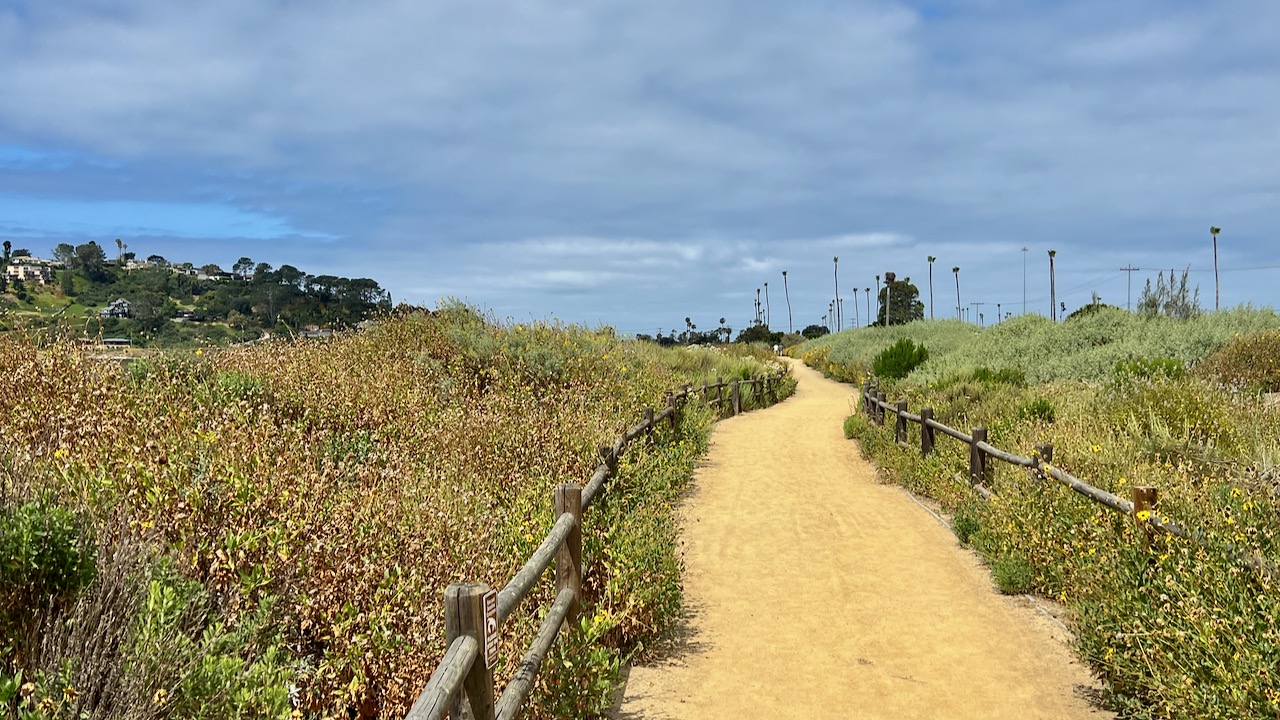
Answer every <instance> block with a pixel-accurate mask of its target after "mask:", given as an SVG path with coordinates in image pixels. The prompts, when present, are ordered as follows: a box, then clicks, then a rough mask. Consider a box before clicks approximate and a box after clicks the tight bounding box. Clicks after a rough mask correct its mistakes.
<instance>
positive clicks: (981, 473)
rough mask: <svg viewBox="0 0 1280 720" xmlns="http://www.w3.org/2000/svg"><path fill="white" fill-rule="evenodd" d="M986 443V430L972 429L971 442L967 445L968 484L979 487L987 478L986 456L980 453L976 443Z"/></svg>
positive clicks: (981, 428) (980, 450)
mask: <svg viewBox="0 0 1280 720" xmlns="http://www.w3.org/2000/svg"><path fill="white" fill-rule="evenodd" d="M986 441H987V429H986V428H984V427H976V428H974V429H973V442H971V443H969V484H970V485H981V484H982V481H983V480H985V479H986V477H987V454H986V453H984V452H982V449H981V448H979V447H978V443H980V442H986Z"/></svg>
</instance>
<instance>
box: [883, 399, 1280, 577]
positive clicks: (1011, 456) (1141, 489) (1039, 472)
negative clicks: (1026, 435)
mask: <svg viewBox="0 0 1280 720" xmlns="http://www.w3.org/2000/svg"><path fill="white" fill-rule="evenodd" d="M862 407H863V412H864V413H865V414H866V415H867V417H868V418H869V419H870V420H871V421H872V422H875V423H876V424H877V425H884V423H885V413H886V412H892V413H894V415H895V423H894V439H895V441H896V442H897V444H898V446H899V447H902V448H904V449H909V448H910V447H911V445H910V443H909V442H908V441H907V423H916V424H918V425H920V453H921V455H922V456H928V455H929V454H931V453H932V452H933V450H934V448H935V439H936V436H935V431H936V432H941V433H942V434H944V435H947V436H950V437H953V438H955V439H957V440H959V441H960V442H962V443H965V444H966V445H968V446H969V479H968V484H969V486H970V487H971V488H973V490H974V491H975V492H977V493H978V494H979V495H981V496H982V497H983V498H985V499H987V500H990V499H991V498H993V497H995V493H994V492H992V491H991V490H990V489H989V488H987V487H986V485H985V482H986V481H987V479H988V478H989V477H990V474H989V468H988V466H987V458H995V459H996V460H999V461H1001V462H1005V463H1008V464H1010V465H1016V466H1020V467H1024V468H1027V469H1028V470H1030V471H1033V472H1034V473H1035V475H1036V477H1039V478H1051V479H1053V480H1054V481H1056V482H1058V483H1061V484H1062V485H1065V486H1066V487H1068V488H1071V489H1072V490H1073V491H1075V492H1076V493H1079V494H1080V495H1082V496H1084V497H1086V498H1088V499H1089V500H1091V501H1093V502H1096V503H1098V504H1100V505H1102V506H1104V507H1106V508H1109V509H1111V510H1114V511H1115V512H1118V513H1121V514H1123V515H1129V516H1131V517H1133V519H1134V522H1135V523H1137V525H1138V527H1139V528H1141V529H1142V531H1143V533H1142V536H1143V538H1144V540H1143V542H1144V544H1145V543H1146V542H1147V541H1148V539H1149V537H1150V534H1151V532H1152V531H1153V530H1158V531H1161V532H1164V533H1167V534H1169V535H1173V536H1176V537H1180V538H1183V539H1187V540H1191V541H1194V542H1197V543H1199V544H1200V545H1201V546H1202V547H1205V548H1214V547H1215V544H1214V543H1213V542H1211V541H1210V539H1209V538H1208V537H1207V536H1206V535H1205V534H1204V533H1202V532H1199V531H1197V530H1194V529H1188V528H1186V527H1184V526H1183V525H1180V524H1178V523H1176V522H1174V521H1172V520H1170V519H1168V518H1164V517H1160V516H1159V514H1158V513H1157V500H1158V492H1157V490H1156V488H1154V487H1150V486H1135V487H1134V488H1133V499H1132V500H1127V499H1125V498H1122V497H1120V496H1119V495H1116V494H1115V493H1111V492H1108V491H1106V490H1103V489H1102V488H1099V487H1095V486H1093V485H1090V484H1089V483H1087V482H1085V481H1083V480H1081V479H1080V478H1078V477H1076V476H1074V475H1072V474H1071V473H1069V472H1067V471H1066V470H1063V469H1062V468H1060V467H1058V466H1056V465H1054V464H1053V463H1052V461H1053V445H1052V444H1050V443H1044V444H1039V445H1036V450H1035V452H1034V453H1033V454H1032V455H1031V457H1026V456H1023V455H1018V454H1016V453H1011V452H1008V451H1005V450H1001V449H1000V448H997V447H995V446H993V445H991V444H990V443H988V442H987V429H986V428H984V427H976V428H973V434H972V435H966V434H965V433H963V432H961V431H959V430H956V429H955V428H952V427H948V426H946V425H943V424H942V423H940V422H938V421H936V420H934V419H933V408H929V407H926V408H921V410H920V414H919V415H915V414H912V413H910V412H908V411H907V402H906V401H905V400H901V401H899V402H897V403H890V402H888V401H886V399H885V394H884V392H882V391H881V390H880V389H879V388H878V386H877V384H876V382H875V380H873V379H871V378H868V379H867V380H866V382H864V383H863V386H862ZM1225 551H1226V552H1227V553H1228V555H1229V556H1230V557H1232V558H1233V559H1234V560H1235V561H1236V562H1238V563H1239V564H1240V565H1242V566H1244V567H1245V568H1247V569H1249V570H1252V571H1254V572H1256V573H1259V574H1261V575H1264V576H1267V577H1269V578H1272V579H1275V578H1277V577H1280V571H1277V569H1276V568H1274V567H1272V566H1271V565H1270V564H1269V563H1268V562H1267V561H1266V560H1264V559H1263V558H1262V557H1260V556H1259V555H1257V554H1247V553H1244V552H1242V551H1241V550H1240V549H1239V548H1237V547H1235V546H1234V545H1230V544H1228V545H1227V547H1225Z"/></svg>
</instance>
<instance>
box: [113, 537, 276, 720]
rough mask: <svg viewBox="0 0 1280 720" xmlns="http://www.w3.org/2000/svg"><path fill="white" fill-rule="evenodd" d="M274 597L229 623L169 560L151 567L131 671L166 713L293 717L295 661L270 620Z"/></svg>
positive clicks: (127, 651)
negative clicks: (235, 622)
mask: <svg viewBox="0 0 1280 720" xmlns="http://www.w3.org/2000/svg"><path fill="white" fill-rule="evenodd" d="M273 606H274V603H273V602H272V601H271V600H270V599H265V600H264V601H263V602H261V603H260V604H259V606H258V608H257V609H256V610H255V611H254V612H253V613H251V614H249V615H247V616H245V617H243V618H241V620H242V622H241V625H240V626H239V627H235V628H231V627H227V626H225V625H223V624H222V623H221V622H219V621H217V620H214V619H212V617H211V611H212V608H213V599H212V598H211V597H210V596H209V594H208V592H207V591H206V590H205V588H204V587H203V586H202V585H201V584H200V583H198V582H194V581H190V580H186V579H183V578H182V577H181V576H179V575H178V574H177V572H176V571H175V570H174V569H173V568H172V566H171V564H169V563H167V562H161V563H160V564H159V565H157V566H156V567H155V568H153V570H152V577H151V579H150V581H149V582H148V584H147V589H146V595H145V599H144V603H143V607H142V608H141V612H139V613H138V616H137V617H136V618H135V621H134V622H135V624H134V627H133V629H132V632H131V635H132V638H131V642H130V645H129V647H127V648H126V649H125V656H126V666H127V668H128V671H127V676H129V677H131V678H133V679H134V680H135V681H140V682H141V684H142V685H143V686H144V687H156V688H166V689H167V690H166V691H165V693H164V694H163V695H156V696H155V697H156V698H157V702H158V704H161V705H163V706H164V709H165V710H166V714H167V715H169V716H171V717H183V718H193V719H194V718H208V719H209V720H215V719H216V718H229V717H256V718H281V719H282V720H283V718H288V717H289V714H290V712H291V711H292V708H291V704H290V700H289V688H288V684H289V682H290V681H291V679H292V678H293V677H294V676H295V675H296V668H295V667H294V663H293V662H292V661H290V660H289V659H288V654H287V652H286V651H285V650H284V648H283V647H282V646H281V645H280V642H279V638H278V637H277V635H276V633H275V632H273V631H271V630H270V629H269V628H270V627H271V626H272V617H271V611H272V608H273Z"/></svg>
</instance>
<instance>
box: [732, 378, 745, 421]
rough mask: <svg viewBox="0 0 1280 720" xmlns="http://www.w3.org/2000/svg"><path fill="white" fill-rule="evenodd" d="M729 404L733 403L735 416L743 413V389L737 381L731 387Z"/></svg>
mask: <svg viewBox="0 0 1280 720" xmlns="http://www.w3.org/2000/svg"><path fill="white" fill-rule="evenodd" d="M729 402H731V403H733V414H734V415H737V414H738V413H740V412H742V388H741V386H740V385H739V384H738V381H737V380H734V381H733V384H732V385H730V386H729Z"/></svg>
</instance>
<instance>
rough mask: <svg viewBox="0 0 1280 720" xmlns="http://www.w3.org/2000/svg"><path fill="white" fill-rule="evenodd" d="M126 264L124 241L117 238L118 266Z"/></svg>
mask: <svg viewBox="0 0 1280 720" xmlns="http://www.w3.org/2000/svg"><path fill="white" fill-rule="evenodd" d="M123 264H124V243H123V242H121V241H120V238H116V267H119V266H121V265H123Z"/></svg>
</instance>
